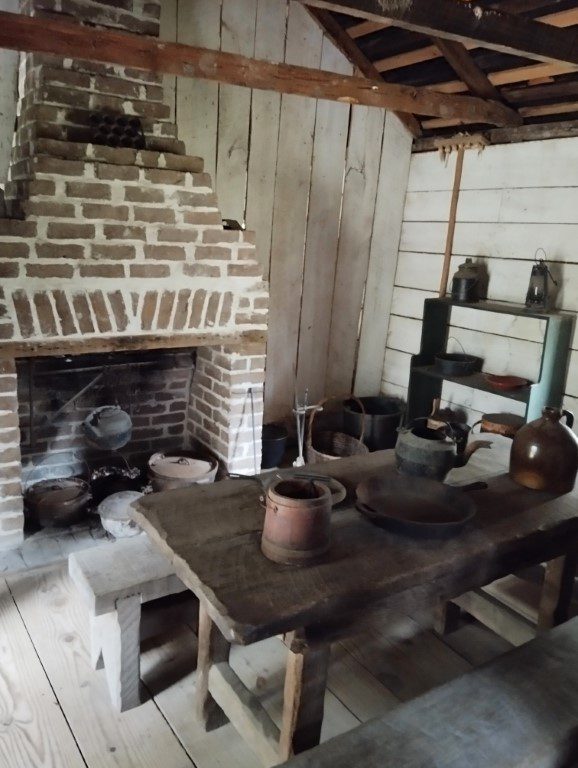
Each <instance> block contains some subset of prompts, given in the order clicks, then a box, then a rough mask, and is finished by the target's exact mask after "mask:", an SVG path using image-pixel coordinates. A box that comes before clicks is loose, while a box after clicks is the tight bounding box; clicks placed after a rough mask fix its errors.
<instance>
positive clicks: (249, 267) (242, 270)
mask: <svg viewBox="0 0 578 768" xmlns="http://www.w3.org/2000/svg"><path fill="white" fill-rule="evenodd" d="M227 274H228V275H229V276H230V277H260V276H261V275H262V274H263V267H261V266H260V265H259V264H239V263H237V264H227Z"/></svg>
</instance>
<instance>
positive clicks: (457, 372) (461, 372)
mask: <svg viewBox="0 0 578 768" xmlns="http://www.w3.org/2000/svg"><path fill="white" fill-rule="evenodd" d="M483 362H484V361H483V360H482V358H481V357H474V355H464V354H461V353H459V352H454V353H452V352H440V353H439V354H438V355H436V356H435V367H436V368H437V370H438V371H439V372H440V373H443V375H444V376H468V375H469V374H470V373H476V372H477V371H481V369H482V363H483Z"/></svg>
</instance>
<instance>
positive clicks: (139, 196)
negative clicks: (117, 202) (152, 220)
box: [124, 187, 165, 203]
mask: <svg viewBox="0 0 578 768" xmlns="http://www.w3.org/2000/svg"><path fill="white" fill-rule="evenodd" d="M124 199H125V200H128V201H129V202H131V203H164V202H165V193H164V191H163V190H162V189H151V188H150V187H125V190H124Z"/></svg>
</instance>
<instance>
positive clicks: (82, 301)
mask: <svg viewBox="0 0 578 768" xmlns="http://www.w3.org/2000/svg"><path fill="white" fill-rule="evenodd" d="M72 306H73V307H74V314H75V315H76V319H77V321H78V327H79V328H80V332H81V333H94V325H93V322H92V317H91V314H90V306H89V304H88V299H87V297H86V295H85V294H84V293H76V294H74V296H73V297H72Z"/></svg>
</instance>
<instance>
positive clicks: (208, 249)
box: [195, 245, 233, 261]
mask: <svg viewBox="0 0 578 768" xmlns="http://www.w3.org/2000/svg"><path fill="white" fill-rule="evenodd" d="M232 258H233V252H232V250H231V248H227V247H226V246H222V245H197V247H196V248H195V259H196V260H197V261H204V260H206V259H219V260H223V261H230V260H231V259H232Z"/></svg>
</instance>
